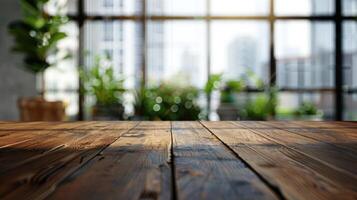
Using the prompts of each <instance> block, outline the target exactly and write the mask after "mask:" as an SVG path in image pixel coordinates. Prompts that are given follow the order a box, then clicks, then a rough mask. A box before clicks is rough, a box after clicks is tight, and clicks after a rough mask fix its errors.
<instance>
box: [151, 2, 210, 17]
mask: <svg viewBox="0 0 357 200" xmlns="http://www.w3.org/2000/svg"><path fill="white" fill-rule="evenodd" d="M147 11H148V14H149V15H205V14H206V0H179V1H178V0H147Z"/></svg>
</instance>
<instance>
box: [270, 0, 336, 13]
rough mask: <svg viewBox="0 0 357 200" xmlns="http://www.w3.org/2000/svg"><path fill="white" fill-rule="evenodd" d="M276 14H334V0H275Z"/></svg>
mask: <svg viewBox="0 0 357 200" xmlns="http://www.w3.org/2000/svg"><path fill="white" fill-rule="evenodd" d="M275 11H276V15H332V14H333V13H334V11H335V4H334V0H275Z"/></svg>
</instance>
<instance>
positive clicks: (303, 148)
mask: <svg viewBox="0 0 357 200" xmlns="http://www.w3.org/2000/svg"><path fill="white" fill-rule="evenodd" d="M235 124H238V126H246V125H245V123H239V122H235ZM253 125H256V126H265V127H266V126H269V125H267V124H263V123H260V122H250V125H248V126H247V127H246V128H248V127H252V126H253ZM251 130H253V129H251ZM254 131H255V132H257V133H260V134H262V135H264V136H265V137H269V138H270V139H271V140H273V141H276V142H278V143H280V144H283V145H286V146H289V147H290V148H293V149H295V150H297V151H300V152H301V153H304V154H306V155H308V156H311V157H313V158H314V159H317V160H320V161H321V162H323V163H325V164H326V165H329V166H330V167H333V168H335V169H336V170H339V171H341V172H343V173H346V174H348V175H350V176H351V177H354V178H357V155H355V154H353V153H351V152H349V151H346V150H344V149H341V148H337V147H335V146H333V145H330V144H328V143H325V142H319V141H317V140H314V139H310V138H307V137H303V136H301V135H297V134H293V133H291V132H288V131H285V130H282V129H276V128H271V127H270V128H268V129H258V128H254Z"/></svg>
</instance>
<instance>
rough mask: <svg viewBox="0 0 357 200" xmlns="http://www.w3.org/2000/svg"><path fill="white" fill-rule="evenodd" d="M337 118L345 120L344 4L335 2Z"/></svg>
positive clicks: (338, 0) (339, 1) (337, 0)
mask: <svg viewBox="0 0 357 200" xmlns="http://www.w3.org/2000/svg"><path fill="white" fill-rule="evenodd" d="M335 8H336V10H335V51H336V52H335V118H336V120H343V110H344V109H343V107H344V106H343V104H344V100H343V52H342V51H343V44H342V43H343V41H342V37H343V36H342V2H341V0H335Z"/></svg>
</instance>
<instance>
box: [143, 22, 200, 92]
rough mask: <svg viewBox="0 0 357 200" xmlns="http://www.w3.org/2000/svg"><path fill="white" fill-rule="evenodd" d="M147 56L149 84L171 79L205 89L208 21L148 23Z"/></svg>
mask: <svg viewBox="0 0 357 200" xmlns="http://www.w3.org/2000/svg"><path fill="white" fill-rule="evenodd" d="M147 59H148V60H147V65H148V69H147V70H148V82H149V84H151V85H157V84H159V83H160V82H161V81H164V80H170V81H175V82H176V83H179V84H190V85H193V86H196V87H201V88H202V87H203V85H204V84H205V81H206V79H207V69H206V68H207V63H206V61H207V58H206V24H205V22H203V21H189V22H188V21H165V22H162V21H160V22H158V21H155V22H149V24H148V49H147Z"/></svg>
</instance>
